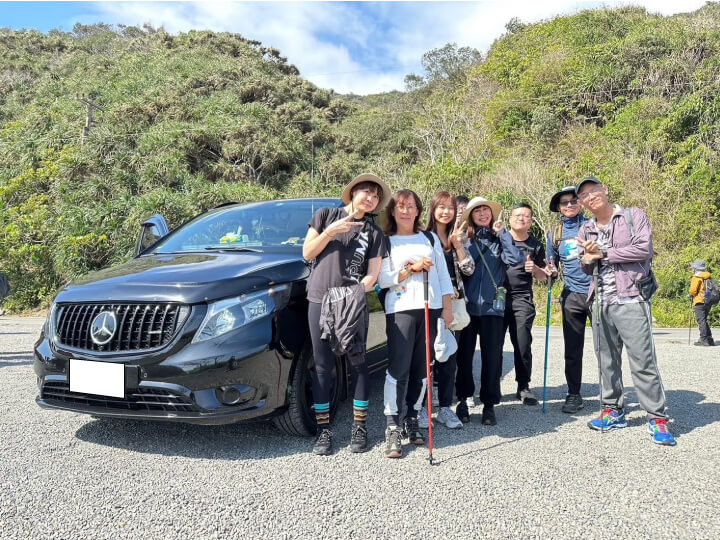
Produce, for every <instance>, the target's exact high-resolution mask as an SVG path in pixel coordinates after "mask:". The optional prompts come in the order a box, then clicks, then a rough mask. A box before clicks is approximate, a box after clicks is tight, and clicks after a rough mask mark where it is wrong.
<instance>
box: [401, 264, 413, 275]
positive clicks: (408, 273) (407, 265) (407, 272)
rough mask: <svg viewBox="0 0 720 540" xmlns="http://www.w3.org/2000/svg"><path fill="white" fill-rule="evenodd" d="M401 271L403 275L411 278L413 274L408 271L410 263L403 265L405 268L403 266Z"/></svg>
mask: <svg viewBox="0 0 720 540" xmlns="http://www.w3.org/2000/svg"><path fill="white" fill-rule="evenodd" d="M403 270H405V273H406V274H407V275H408V276H412V275H413V273H414V272H413V271H412V270H411V269H410V263H405V266H403Z"/></svg>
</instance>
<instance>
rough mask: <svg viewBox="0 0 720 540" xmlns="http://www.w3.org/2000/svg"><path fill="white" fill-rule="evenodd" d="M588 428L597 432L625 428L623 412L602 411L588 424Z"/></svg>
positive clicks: (625, 422) (625, 421) (613, 410)
mask: <svg viewBox="0 0 720 540" xmlns="http://www.w3.org/2000/svg"><path fill="white" fill-rule="evenodd" d="M588 427H589V428H590V429H594V430H597V431H608V430H611V429H620V428H624V427H627V420H626V419H625V411H623V410H622V409H620V410H615V409H610V408H608V409H603V411H602V412H601V413H600V416H598V417H597V418H593V419H592V420H590V421H589V422H588Z"/></svg>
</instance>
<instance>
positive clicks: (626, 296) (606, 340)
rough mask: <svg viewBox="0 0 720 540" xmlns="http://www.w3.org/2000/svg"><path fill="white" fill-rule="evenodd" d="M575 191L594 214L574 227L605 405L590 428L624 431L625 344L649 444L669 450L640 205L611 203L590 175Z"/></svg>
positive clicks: (671, 441)
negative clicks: (645, 291)
mask: <svg viewBox="0 0 720 540" xmlns="http://www.w3.org/2000/svg"><path fill="white" fill-rule="evenodd" d="M576 192H577V197H578V200H579V201H580V203H581V204H582V205H583V206H584V207H585V208H587V209H588V210H590V212H592V214H593V218H592V219H590V221H588V222H587V223H585V224H584V225H583V226H582V227H581V228H580V232H579V234H578V243H579V255H580V263H581V266H582V269H583V271H584V272H585V273H587V274H592V275H593V282H592V283H591V284H590V290H589V292H588V301H590V300H593V340H594V341H595V351H596V354H597V356H598V363H599V365H600V385H601V392H602V405H603V410H602V412H601V413H600V416H598V418H595V419H593V420H591V421H590V422H588V426H589V427H590V428H591V429H595V430H612V429H619V428H624V427H626V426H627V420H626V419H625V411H624V410H623V402H624V397H625V396H624V393H625V392H624V388H623V385H622V363H621V355H622V349H623V345H624V346H625V347H627V352H628V359H629V364H630V373H631V374H632V379H633V384H634V385H635V391H636V393H637V396H638V401H639V402H640V405H641V406H642V407H643V409H645V411H646V412H647V414H648V419H649V423H648V430H649V431H650V434H651V435H652V440H653V442H655V443H657V444H663V445H667V446H674V445H675V438H674V437H673V436H672V434H671V433H670V432H669V431H668V428H667V416H666V415H665V391H664V390H663V385H662V379H661V378H660V372H659V371H658V367H657V359H656V358H655V345H654V343H653V338H652V319H651V314H650V298H644V297H643V295H642V292H641V290H640V289H639V288H638V284H637V281H638V280H640V279H641V278H643V277H645V276H648V275H649V274H650V270H651V263H652V256H653V248H652V231H651V229H650V223H649V221H648V217H647V215H646V214H645V212H643V211H642V210H640V209H639V208H628V209H624V208H621V207H620V206H618V205H617V204H611V203H610V201H609V200H608V190H607V187H605V186H604V185H602V183H601V182H600V181H599V180H598V179H597V178H595V177H592V176H590V177H588V178H585V179H583V180H582V181H581V182H580V183H579V184H578V185H577V187H576ZM596 288H597V290H596ZM596 319H597V321H596Z"/></svg>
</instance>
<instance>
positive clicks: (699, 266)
mask: <svg viewBox="0 0 720 540" xmlns="http://www.w3.org/2000/svg"><path fill="white" fill-rule="evenodd" d="M690 267H691V268H692V269H693V270H695V271H696V272H704V271H705V270H706V269H707V265H706V264H705V261H703V260H702V259H698V260H697V261H693V262H691V263H690Z"/></svg>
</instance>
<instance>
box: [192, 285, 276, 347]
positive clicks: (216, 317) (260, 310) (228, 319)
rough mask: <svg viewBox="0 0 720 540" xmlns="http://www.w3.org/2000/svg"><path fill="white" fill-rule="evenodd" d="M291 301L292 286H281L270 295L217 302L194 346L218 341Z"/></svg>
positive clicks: (204, 322)
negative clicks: (216, 339) (219, 338)
mask: <svg viewBox="0 0 720 540" xmlns="http://www.w3.org/2000/svg"><path fill="white" fill-rule="evenodd" d="M288 297H289V289H288V286H287V285H280V286H279V287H273V288H271V289H268V290H266V291H261V292H257V293H252V294H243V295H242V296H239V297H236V298H227V299H225V300H219V301H218V302H213V303H212V304H210V305H209V306H208V312H207V314H206V315H205V319H203V322H202V324H201V325H200V328H198V331H197V332H196V333H195V337H194V338H193V340H192V342H193V343H199V342H201V341H206V340H208V339H212V338H216V337H218V336H222V335H223V334H227V333H228V332H230V331H232V330H235V329H237V328H240V327H241V326H245V325H246V324H250V323H251V322H253V321H255V320H257V319H261V318H262V317H265V316H266V315H268V314H270V313H272V312H273V311H274V310H275V309H276V307H278V306H283V305H284V303H286V302H287V300H288Z"/></svg>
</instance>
